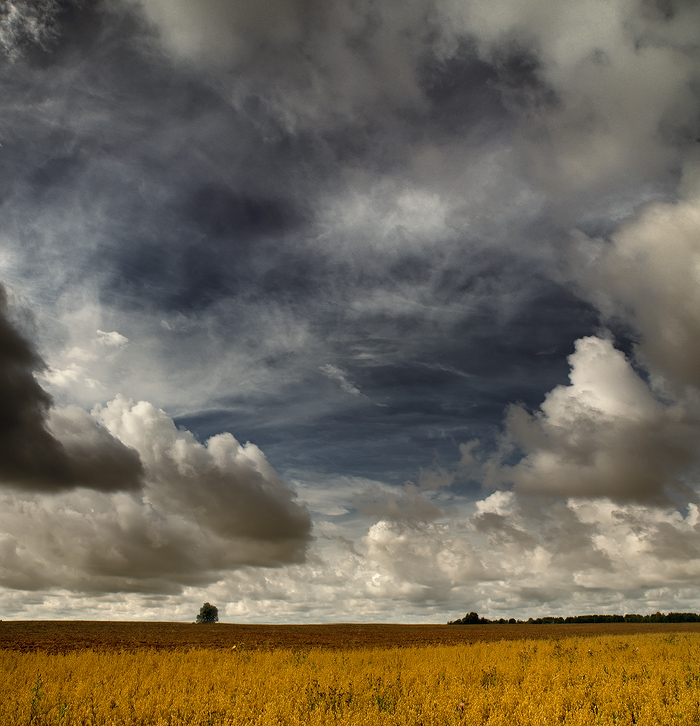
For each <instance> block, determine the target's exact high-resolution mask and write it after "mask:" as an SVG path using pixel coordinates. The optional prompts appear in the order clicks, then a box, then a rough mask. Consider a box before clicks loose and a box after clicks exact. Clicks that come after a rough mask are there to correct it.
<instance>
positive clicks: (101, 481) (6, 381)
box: [0, 288, 143, 492]
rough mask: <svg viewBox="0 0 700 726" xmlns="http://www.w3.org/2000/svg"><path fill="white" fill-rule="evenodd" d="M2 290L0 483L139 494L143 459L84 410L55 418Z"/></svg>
mask: <svg viewBox="0 0 700 726" xmlns="http://www.w3.org/2000/svg"><path fill="white" fill-rule="evenodd" d="M7 316H8V303H7V295H6V293H5V290H4V289H1V288H0V411H1V412H2V413H1V415H0V478H1V479H2V480H3V483H4V484H5V485H6V486H11V487H18V488H22V489H27V490H30V491H45V492H56V491H60V490H64V489H69V488H74V487H88V488H92V489H98V490H103V491H115V490H130V489H137V488H139V487H140V485H141V477H142V475H143V467H142V465H141V461H140V459H139V456H138V454H137V453H136V452H135V451H134V450H133V449H130V448H128V447H126V446H124V445H123V444H122V443H121V442H119V441H117V440H116V439H115V438H114V437H112V436H111V435H110V434H109V433H108V432H107V431H106V430H104V429H102V428H99V427H98V426H97V425H96V423H95V422H94V421H93V420H92V419H91V418H90V416H89V415H88V414H87V413H85V412H83V411H82V410H81V409H80V410H79V409H76V410H75V411H73V410H66V411H61V412H55V413H52V412H51V411H50V406H51V399H50V398H49V396H48V395H47V394H46V393H45V392H44V391H43V389H42V388H41V387H40V386H39V384H38V383H37V381H36V379H35V377H34V373H35V372H37V371H38V370H40V369H41V367H42V366H43V364H42V361H41V359H40V358H39V357H38V355H37V354H36V352H35V351H34V349H33V348H32V346H31V345H30V344H29V343H28V342H27V341H26V340H25V339H24V338H23V337H22V335H21V334H20V333H19V332H18V331H17V329H16V328H15V327H14V326H13V325H12V323H11V322H10V321H9V319H8V317H7Z"/></svg>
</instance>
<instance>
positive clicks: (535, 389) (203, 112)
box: [0, 0, 700, 623]
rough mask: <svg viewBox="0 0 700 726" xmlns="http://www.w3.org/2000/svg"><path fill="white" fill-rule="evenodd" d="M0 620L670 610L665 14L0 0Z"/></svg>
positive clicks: (684, 11)
mask: <svg viewBox="0 0 700 726" xmlns="http://www.w3.org/2000/svg"><path fill="white" fill-rule="evenodd" d="M0 93H1V98H2V101H1V102H0V169H1V170H2V173H1V174H0V285H1V288H0V291H1V294H0V499H1V500H2V505H1V506H0V617H2V619H5V620H11V619H29V618H50V619H64V618H80V619H101V620H102V619H125V620H173V621H192V620H194V618H195V616H196V614H197V612H198V610H199V607H200V606H201V604H202V603H203V602H205V601H206V602H211V603H212V604H215V605H216V606H217V607H218V608H219V614H220V619H221V620H222V621H226V622H250V623H262V622H268V623H305V622H434V623H442V622H446V621H447V620H451V619H455V618H457V617H461V616H462V615H463V614H464V613H466V612H470V611H477V612H478V613H479V614H480V615H482V616H486V617H489V618H500V617H505V618H511V617H516V618H527V617H538V616H543V615H572V614H584V613H593V612H595V613H632V612H639V613H649V612H655V611H657V610H662V611H664V612H668V611H693V612H698V611H700V511H699V509H698V498H699V496H698V495H699V492H700V479H699V476H700V5H698V3H696V2H695V0H322V1H321V0H257V1H256V2H246V1H245V0H25V2H20V1H13V0H3V1H2V2H0Z"/></svg>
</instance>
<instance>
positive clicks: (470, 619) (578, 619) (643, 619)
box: [447, 612, 700, 625]
mask: <svg viewBox="0 0 700 726" xmlns="http://www.w3.org/2000/svg"><path fill="white" fill-rule="evenodd" d="M562 623H700V615H698V614H697V613H668V614H666V615H665V614H664V613H658V612H657V613H653V614H651V615H639V614H637V613H629V614H627V615H569V616H568V617H566V618H561V617H554V616H551V615H547V616H545V617H543V618H528V619H527V620H516V619H515V618H510V619H508V620H506V619H505V618H499V619H498V620H489V619H488V618H480V617H479V615H478V614H477V613H474V612H471V613H467V614H466V615H465V616H464V617H463V618H458V619H457V620H450V621H448V623H447V624H448V625H508V624H511V625H516V624H517V625H550V624H562Z"/></svg>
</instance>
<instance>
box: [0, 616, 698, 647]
mask: <svg viewBox="0 0 700 726" xmlns="http://www.w3.org/2000/svg"><path fill="white" fill-rule="evenodd" d="M671 632H673V633H681V632H685V633H697V634H699V635H700V623H677V624H665V623H662V624H655V623H649V624H646V623H645V624H635V623H610V624H602V625H595V624H590V625H588V624H587V625H528V624H523V625H398V624H350V623H337V624H332V625H240V624H233V623H217V624H216V625H197V624H194V623H160V622H146V623H144V622H113V621H80V620H78V621H68V620H60V621H58V620H57V621H51V620H31V621H30V620H27V621H0V649H11V650H20V651H25V652H28V651H36V650H41V651H44V652H48V653H63V652H66V651H69V650H81V649H88V650H114V649H117V650H119V649H125V650H133V649H140V648H158V649H161V650H173V649H179V648H212V649H224V650H226V649H230V648H231V647H232V646H234V645H235V646H238V647H244V648H246V649H250V650H259V649H264V650H269V649H273V648H325V649H348V648H366V647H373V648H377V647H385V648H393V647H411V646H424V645H463V644H469V643H474V642H480V641H499V640H533V639H534V640H539V639H548V638H556V639H560V638H570V637H581V636H598V635H632V634H636V635H639V634H651V633H671Z"/></svg>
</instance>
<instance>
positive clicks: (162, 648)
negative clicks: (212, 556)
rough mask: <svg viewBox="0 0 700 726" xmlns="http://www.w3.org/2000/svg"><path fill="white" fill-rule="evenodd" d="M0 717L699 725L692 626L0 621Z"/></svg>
mask: <svg viewBox="0 0 700 726" xmlns="http://www.w3.org/2000/svg"><path fill="white" fill-rule="evenodd" d="M0 669H1V672H2V676H3V691H2V693H3V695H2V698H0V724H3V725H4V724H13V725H15V724H16V725H18V726H21V725H24V724H27V726H47V725H48V724H56V725H59V726H78V725H80V726H83V725H85V726H117V725H120V726H136V725H137V724H138V725H139V726H146V725H148V726H150V725H151V724H152V725H153V726H165V725H166V724H167V725H172V726H175V725H179V724H192V725H193V726H219V725H221V726H224V725H225V726H234V725H235V726H239V725H241V726H247V725H248V724H250V725H251V726H253V725H257V726H268V725H272V724H274V725H283V724H284V725H290V726H291V725H292V724H294V725H296V724H299V725H301V724H318V725H320V724H347V725H348V726H360V725H364V726H379V725H382V726H384V725H394V724H396V725H397V726H399V725H400V726H437V725H439V726H446V725H448V724H450V725H455V726H457V725H460V726H461V725H464V726H477V725H481V724H484V725H486V724H489V725H490V726H549V725H550V724H552V725H554V724H567V725H577V726H588V725H589V724H590V726H594V725H595V726H612V725H613V724H614V725H615V726H620V725H622V724H625V725H626V724H639V725H640V726H647V725H648V726H652V725H653V726H657V725H658V726H661V725H662V724H663V725H666V724H679V725H680V724H684V725H685V724H700V625H698V624H679V625H671V624H658V625H653V624H643V625H635V624H614V625H613V624H610V625H561V626H557V625H543V626H534V625H520V626H514V625H493V626H488V625H461V626H459V625H457V626H430V625H425V626H423V625H328V626H323V625H319V626H255V625H250V626H244V625H229V624H223V623H221V624H217V625H194V624H176V623H110V622H61V623H52V622H41V621H39V622H0Z"/></svg>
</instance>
